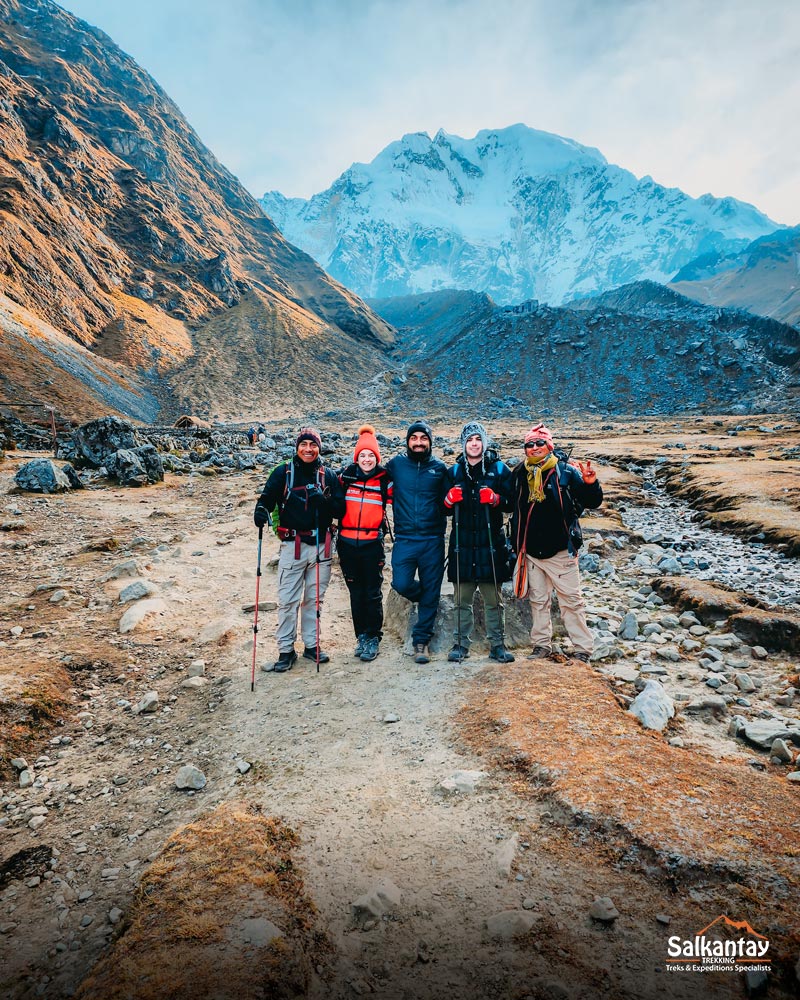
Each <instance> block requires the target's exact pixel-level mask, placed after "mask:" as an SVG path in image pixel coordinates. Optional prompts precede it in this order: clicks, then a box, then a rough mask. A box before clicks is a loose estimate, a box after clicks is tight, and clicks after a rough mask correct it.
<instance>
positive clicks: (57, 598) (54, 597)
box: [50, 589, 67, 604]
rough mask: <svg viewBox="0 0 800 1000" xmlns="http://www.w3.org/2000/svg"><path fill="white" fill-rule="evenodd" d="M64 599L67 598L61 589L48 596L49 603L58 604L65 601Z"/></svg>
mask: <svg viewBox="0 0 800 1000" xmlns="http://www.w3.org/2000/svg"><path fill="white" fill-rule="evenodd" d="M66 597H67V592H66V590H62V589H59V590H54V591H53V593H52V594H51V595H50V603H51V604H60V603H61V602H62V601H63V600H65V598H66Z"/></svg>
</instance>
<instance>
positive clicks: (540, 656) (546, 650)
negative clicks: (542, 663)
mask: <svg viewBox="0 0 800 1000" xmlns="http://www.w3.org/2000/svg"><path fill="white" fill-rule="evenodd" d="M552 655H553V650H552V649H551V648H550V647H549V646H534V647H533V649H532V650H531V651H530V653H529V654H528V659H529V660H549V659H551V657H552Z"/></svg>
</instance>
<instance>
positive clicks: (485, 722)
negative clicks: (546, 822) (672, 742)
mask: <svg viewBox="0 0 800 1000" xmlns="http://www.w3.org/2000/svg"><path fill="white" fill-rule="evenodd" d="M459 722H460V725H461V726H462V729H463V733H464V735H465V737H466V739H467V741H468V742H469V744H470V745H471V746H472V747H473V749H475V750H476V751H477V752H478V753H481V754H484V755H487V756H489V757H490V758H491V759H492V760H493V761H494V762H495V763H497V764H499V765H501V766H503V767H505V768H507V769H509V770H511V771H513V772H514V773H515V774H517V775H518V776H519V778H518V781H517V786H518V790H519V791H520V792H522V793H527V794H533V795H535V796H537V797H540V798H545V799H547V800H548V802H549V803H551V805H552V806H553V808H554V810H555V811H556V812H557V813H561V814H562V815H566V816H567V817H568V822H569V824H570V826H571V827H578V828H580V829H581V830H582V831H583V834H582V835H581V836H583V837H585V832H586V831H587V830H588V831H589V832H591V833H592V835H593V841H594V842H595V843H596V844H598V845H601V846H602V848H603V849H604V850H612V853H615V854H616V855H625V856H626V857H627V858H628V859H629V860H630V858H632V857H639V858H640V859H641V860H642V861H643V862H644V863H645V864H651V863H652V862H656V863H657V864H658V865H659V866H660V867H661V869H662V871H663V872H664V875H665V877H666V878H667V879H668V881H670V882H676V881H677V882H680V881H682V880H683V879H687V878H688V879H691V878H693V877H695V876H696V875H701V876H704V877H711V878H712V879H713V878H722V879H723V880H725V881H734V882H735V881H739V880H743V881H746V882H747V884H748V885H749V886H750V887H751V889H753V890H754V893H755V896H756V898H757V899H758V901H759V907H760V912H761V913H762V915H763V916H764V919H765V920H767V921H778V922H779V923H783V924H784V925H785V926H791V924H792V917H791V908H790V907H789V905H788V903H787V898H789V899H791V898H795V899H796V898H797V893H798V891H800V863H798V859H797V850H796V848H797V844H798V842H800V818H798V811H797V802H798V797H797V790H796V789H795V788H793V787H792V786H791V785H789V784H788V783H787V782H786V780H785V778H784V777H783V776H782V775H778V774H773V773H770V772H767V773H756V772H755V771H754V770H752V769H751V768H750V767H749V766H748V765H747V764H746V763H744V762H743V761H742V760H741V759H735V760H734V759H721V760H718V759H714V758H712V757H710V756H707V755H706V754H704V753H703V752H701V751H699V750H697V749H692V750H684V749H681V748H677V747H671V746H669V745H668V743H667V742H666V741H665V739H664V738H663V737H662V736H661V735H660V734H656V733H652V732H649V731H647V730H645V729H643V728H642V727H641V726H640V724H639V723H638V721H637V720H636V718H635V717H634V716H632V715H630V714H629V713H627V712H623V711H621V710H620V708H619V706H618V705H617V704H616V701H615V699H614V696H613V694H612V693H611V691H610V690H609V688H608V687H607V685H606V682H605V681H604V680H603V679H602V678H601V677H600V676H599V675H597V674H595V673H594V672H593V671H591V670H590V668H589V667H586V666H579V667H575V666H573V667H569V666H564V665H559V664H554V663H551V662H549V661H544V660H537V661H535V662H530V661H527V662H526V661H522V662H517V663H516V664H514V665H512V667H511V668H506V669H504V670H502V671H501V670H494V671H492V672H491V673H489V674H484V675H482V676H481V677H479V678H477V679H476V681H475V682H474V684H473V686H472V689H471V691H470V701H469V702H468V704H467V705H465V706H464V707H463V708H462V709H461V712H460V714H459Z"/></svg>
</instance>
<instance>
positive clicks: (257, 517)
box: [253, 500, 269, 528]
mask: <svg viewBox="0 0 800 1000" xmlns="http://www.w3.org/2000/svg"><path fill="white" fill-rule="evenodd" d="M253 521H254V522H255V526H256V527H257V528H263V527H264V525H265V524H268V523H269V511H268V510H267V508H266V507H265V506H264V504H263V503H261V501H260V500H259V502H258V503H257V504H256V509H255V511H254V512H253Z"/></svg>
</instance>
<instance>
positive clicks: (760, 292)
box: [670, 226, 800, 327]
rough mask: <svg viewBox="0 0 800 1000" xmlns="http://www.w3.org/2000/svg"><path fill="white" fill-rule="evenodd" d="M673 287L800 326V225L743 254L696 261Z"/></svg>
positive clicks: (710, 256) (700, 298) (699, 298)
mask: <svg viewBox="0 0 800 1000" xmlns="http://www.w3.org/2000/svg"><path fill="white" fill-rule="evenodd" d="M670 287H671V288H674V289H675V290H676V291H678V292H680V293H681V294H682V295H688V296H689V298H691V299H697V301H698V302H705V303H707V304H708V305H715V306H734V307H737V308H739V309H748V310H749V311H750V312H753V313H759V314H760V315H761V316H770V317H772V319H777V320H779V321H780V322H781V323H789V324H791V325H792V326H797V327H800V226H795V227H794V228H792V229H781V230H778V232H776V233H770V234H769V235H767V236H762V237H761V238H760V239H757V240H754V241H753V242H752V243H750V244H749V246H747V247H746V248H745V249H744V250H742V251H741V252H739V253H733V254H728V255H721V254H718V253H713V254H708V255H706V256H705V257H701V258H700V259H698V260H695V261H692V262H691V263H690V264H688V265H687V266H686V267H684V268H682V269H681V270H680V271H679V272H678V273H677V274H676V275H675V277H674V278H673V279H672V281H671V282H670Z"/></svg>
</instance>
